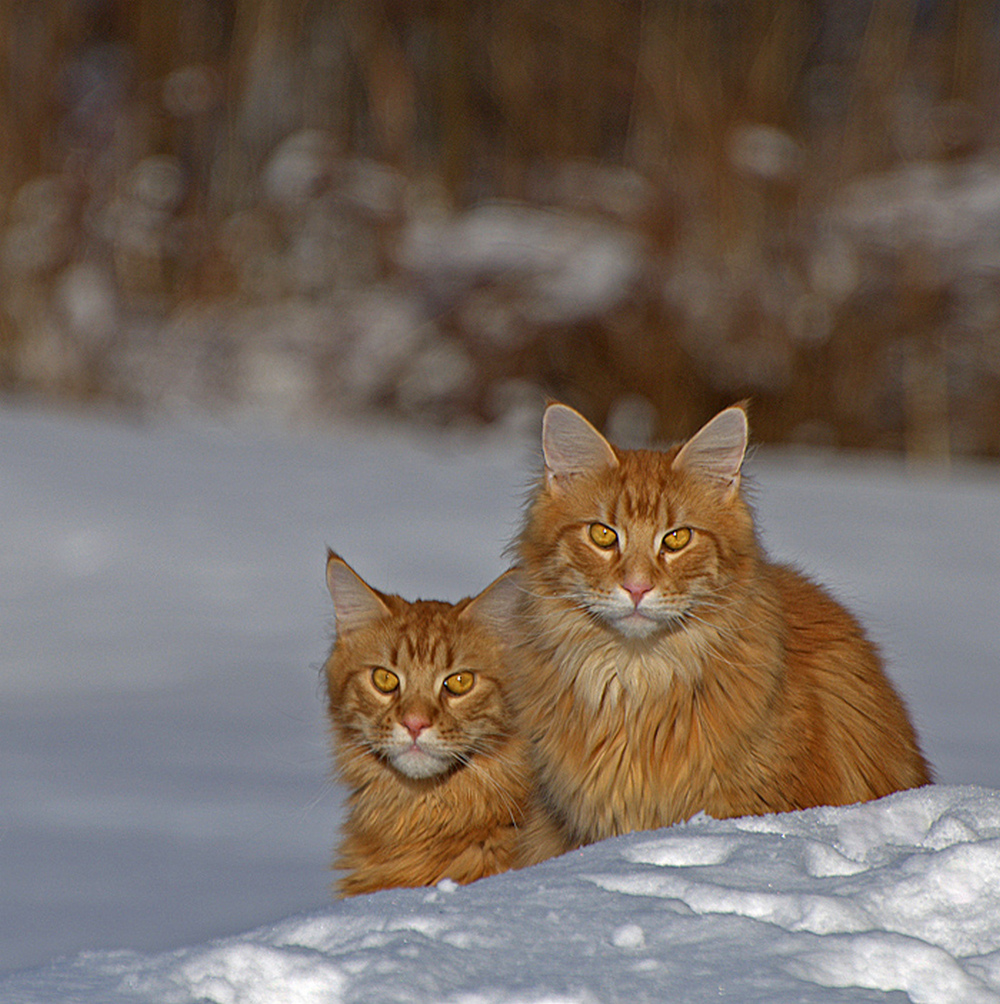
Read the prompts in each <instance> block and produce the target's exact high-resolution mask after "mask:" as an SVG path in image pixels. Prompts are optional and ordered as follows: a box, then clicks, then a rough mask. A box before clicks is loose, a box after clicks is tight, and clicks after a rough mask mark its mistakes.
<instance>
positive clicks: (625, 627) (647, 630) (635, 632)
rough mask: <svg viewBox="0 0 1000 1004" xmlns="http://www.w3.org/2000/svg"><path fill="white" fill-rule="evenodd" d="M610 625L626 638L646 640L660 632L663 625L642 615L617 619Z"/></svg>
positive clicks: (611, 621) (631, 615)
mask: <svg viewBox="0 0 1000 1004" xmlns="http://www.w3.org/2000/svg"><path fill="white" fill-rule="evenodd" d="M609 623H610V625H611V626H612V627H613V628H614V629H615V630H616V631H617V632H618V633H619V634H622V635H624V636H625V637H626V638H645V637H647V636H648V635H651V634H654V633H655V632H657V631H659V630H660V629H661V628H662V627H663V625H662V624H661V623H659V622H658V621H654V620H652V619H651V618H649V617H643V616H642V614H635V613H633V614H630V615H629V616H627V617H616V618H614V619H613V620H610V621H609Z"/></svg>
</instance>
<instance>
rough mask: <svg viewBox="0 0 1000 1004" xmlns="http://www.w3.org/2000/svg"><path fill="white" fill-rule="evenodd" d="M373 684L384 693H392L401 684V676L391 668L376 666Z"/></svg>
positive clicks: (373, 672)
mask: <svg viewBox="0 0 1000 1004" xmlns="http://www.w3.org/2000/svg"><path fill="white" fill-rule="evenodd" d="M372 686H373V687H374V688H375V689H376V690H380V691H382V693H383V694H391V693H392V692H393V691H394V690H395V689H396V688H397V687H398V686H399V677H398V676H396V674H395V673H393V672H392V671H391V670H388V669H383V668H382V667H381V666H376V667H375V668H374V669H373V670H372Z"/></svg>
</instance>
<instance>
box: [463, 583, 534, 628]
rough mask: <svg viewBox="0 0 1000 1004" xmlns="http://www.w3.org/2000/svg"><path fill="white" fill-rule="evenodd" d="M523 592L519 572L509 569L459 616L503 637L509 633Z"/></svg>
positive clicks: (474, 598) (475, 598) (476, 597)
mask: <svg viewBox="0 0 1000 1004" xmlns="http://www.w3.org/2000/svg"><path fill="white" fill-rule="evenodd" d="M521 592H522V586H521V582H520V577H519V574H518V570H517V569H516V568H509V569H508V570H507V571H506V572H504V573H503V575H501V576H500V577H499V578H497V579H494V580H493V581H492V582H491V583H490V584H489V585H488V586H487V587H486V588H485V589H484V590H483V591H482V592H481V593H480V594H479V595H478V596H475V597H473V599H472V600H471V601H470V602H469V605H468V606H467V607H466V608H465V609H464V610H463V611H462V612H461V613H460V614H459V615H458V617H459V620H474V621H476V622H477V623H478V624H481V625H482V626H483V627H486V628H490V629H491V630H493V631H495V632H496V633H497V634H501V635H502V634H504V633H505V632H509V631H510V626H511V622H512V620H513V619H514V614H515V611H516V609H517V603H518V600H519V598H520V596H521Z"/></svg>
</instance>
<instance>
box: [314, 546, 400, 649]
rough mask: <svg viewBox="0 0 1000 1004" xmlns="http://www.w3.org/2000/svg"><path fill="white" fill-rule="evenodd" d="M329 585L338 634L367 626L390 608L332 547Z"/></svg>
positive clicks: (329, 551) (327, 562)
mask: <svg viewBox="0 0 1000 1004" xmlns="http://www.w3.org/2000/svg"><path fill="white" fill-rule="evenodd" d="M326 586H327V588H328V589H329V590H330V597H331V599H332V600H333V609H334V611H335V614H336V620H337V634H338V635H340V633H341V632H343V631H354V630H356V629H357V628H362V627H367V626H368V625H369V624H373V623H374V622H375V621H377V620H378V619H379V618H381V617H385V616H386V615H387V614H388V613H389V612H390V611H389V608H388V607H387V606H386V605H385V603H383V602H382V599H381V598H380V597H379V595H378V593H376V592H375V590H374V589H372V588H371V586H369V585H368V583H367V582H365V580H364V579H362V578H361V576H360V575H358V573H357V572H355V571H354V569H353V568H351V566H350V565H348V564H347V562H346V561H344V559H343V558H341V557H340V556H339V555H337V554H334V552H333V551H331V550H327V558H326Z"/></svg>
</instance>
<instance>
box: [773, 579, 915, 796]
mask: <svg viewBox="0 0 1000 1004" xmlns="http://www.w3.org/2000/svg"><path fill="white" fill-rule="evenodd" d="M763 571H764V577H765V578H766V579H767V581H768V584H769V585H770V586H771V588H772V589H773V590H774V594H775V595H776V597H777V600H778V604H779V609H780V611H781V621H782V634H783V639H782V640H783V646H782V647H783V651H784V658H785V667H784V669H785V679H786V687H787V692H786V700H787V705H788V710H789V713H790V714H791V713H794V712H798V716H799V718H800V724H799V725H798V726H797V727H798V728H801V720H802V719H803V717H804V719H805V721H806V722H807V725H808V728H809V733H810V735H812V736H813V737H814V748H813V749H812V750H810V751H809V753H810V755H812V756H813V757H814V758H818V764H817V766H819V767H820V768H825V773H826V775H827V778H826V783H827V784H829V785H830V786H831V787H839V788H841V789H842V791H841V794H840V796H839V797H838V798H837V799H836V801H841V802H849V801H861V800H867V799H871V798H876V797H879V796H881V795H887V794H889V793H890V792H893V791H898V790H900V789H904V788H912V787H916V786H918V785H921V784H927V783H928V782H929V781H930V780H931V777H930V771H929V769H928V767H927V764H926V762H925V761H924V758H923V756H922V755H921V753H920V748H919V744H918V742H917V737H916V734H915V732H914V729H913V726H912V724H911V723H910V719H909V716H908V715H907V712H906V708H905V706H904V705H903V702H902V700H901V698H900V697H899V695H898V694H897V692H896V691H895V689H894V688H893V686H892V684H891V683H890V682H889V679H888V677H887V676H886V673H885V670H884V668H883V663H882V659H881V656H880V655H879V652H878V650H877V649H876V647H875V646H874V645H873V644H872V642H871V641H870V640H869V639H868V638H867V637H866V635H865V633H864V631H863V630H862V628H861V626H860V624H859V623H858V621H857V620H856V619H855V617H854V616H853V615H852V614H851V613H850V612H849V611H848V610H847V609H846V608H845V607H844V606H842V605H841V604H840V603H839V602H837V600H835V599H834V598H833V597H832V596H831V595H830V594H829V593H828V592H827V591H826V590H825V589H823V588H822V587H820V586H819V585H817V584H816V583H815V582H813V581H812V580H811V579H809V578H808V577H806V576H805V575H803V574H802V573H801V572H799V571H797V570H796V569H794V568H791V567H789V566H787V565H779V564H767V565H766V566H765V568H764V569H763ZM833 800H834V799H831V798H830V795H829V793H828V794H827V795H826V797H825V798H822V799H818V801H833Z"/></svg>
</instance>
